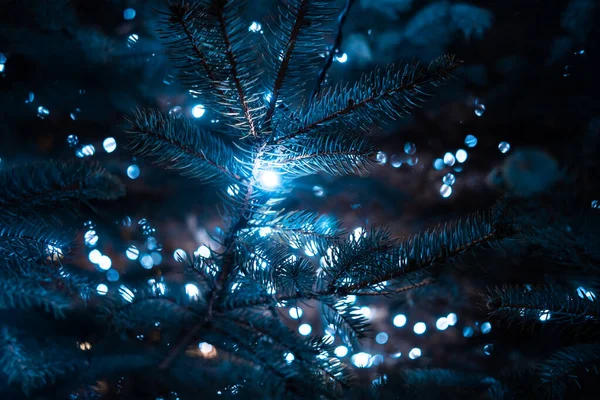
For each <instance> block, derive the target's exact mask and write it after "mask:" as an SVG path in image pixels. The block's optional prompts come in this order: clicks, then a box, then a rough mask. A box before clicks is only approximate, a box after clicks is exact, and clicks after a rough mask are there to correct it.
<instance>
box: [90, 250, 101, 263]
mask: <svg viewBox="0 0 600 400" xmlns="http://www.w3.org/2000/svg"><path fill="white" fill-rule="evenodd" d="M88 258H89V260H90V261H91V262H92V263H94V264H98V263H99V262H100V259H101V258H102V253H100V250H98V249H95V250H92V251H90V254H88Z"/></svg>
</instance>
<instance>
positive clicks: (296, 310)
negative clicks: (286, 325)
mask: <svg viewBox="0 0 600 400" xmlns="http://www.w3.org/2000/svg"><path fill="white" fill-rule="evenodd" d="M302 312H303V311H302V309H301V308H300V307H292V308H290V311H289V313H290V317H292V318H293V319H298V318H300V317H301V316H302Z"/></svg>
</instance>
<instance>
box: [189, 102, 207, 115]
mask: <svg viewBox="0 0 600 400" xmlns="http://www.w3.org/2000/svg"><path fill="white" fill-rule="evenodd" d="M205 112H206V109H205V108H204V106H203V105H202V104H196V105H195V106H194V107H193V108H192V116H193V117H194V118H202V116H203V115H204V113H205Z"/></svg>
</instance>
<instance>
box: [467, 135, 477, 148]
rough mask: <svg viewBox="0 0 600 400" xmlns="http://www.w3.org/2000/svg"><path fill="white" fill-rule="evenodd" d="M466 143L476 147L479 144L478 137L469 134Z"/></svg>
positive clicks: (468, 145)
mask: <svg viewBox="0 0 600 400" xmlns="http://www.w3.org/2000/svg"><path fill="white" fill-rule="evenodd" d="M465 144H466V145H467V147H475V146H476V145H477V138H476V137H475V136H473V135H467V137H465Z"/></svg>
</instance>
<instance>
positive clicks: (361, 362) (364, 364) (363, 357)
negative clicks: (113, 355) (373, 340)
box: [351, 352, 373, 368]
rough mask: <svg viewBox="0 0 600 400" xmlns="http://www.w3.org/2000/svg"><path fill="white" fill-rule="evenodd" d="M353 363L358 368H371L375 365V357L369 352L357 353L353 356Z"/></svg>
mask: <svg viewBox="0 0 600 400" xmlns="http://www.w3.org/2000/svg"><path fill="white" fill-rule="evenodd" d="M351 361H352V364H354V366H356V367H358V368H369V367H370V366H371V365H373V358H372V357H371V355H370V354H369V353H364V352H361V353H356V354H354V355H353V356H352V358H351Z"/></svg>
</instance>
